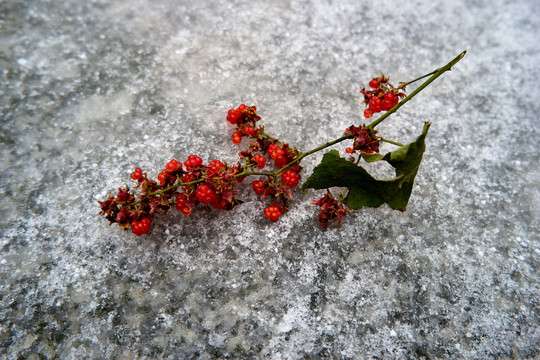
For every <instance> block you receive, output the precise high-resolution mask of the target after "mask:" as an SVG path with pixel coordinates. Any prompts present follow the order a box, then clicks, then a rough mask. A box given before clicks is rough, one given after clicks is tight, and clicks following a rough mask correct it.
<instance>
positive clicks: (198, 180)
mask: <svg viewBox="0 0 540 360" xmlns="http://www.w3.org/2000/svg"><path fill="white" fill-rule="evenodd" d="M184 167H185V168H184ZM240 171H241V167H240V165H235V166H227V165H226V164H224V163H223V162H221V161H220V160H213V161H211V162H210V163H209V164H208V165H204V164H203V160H202V159H201V158H200V157H199V156H197V155H190V156H189V157H188V158H187V160H186V161H185V162H184V164H183V165H182V163H181V162H179V161H177V160H176V159H172V160H171V161H169V162H168V163H167V165H166V166H165V169H163V170H162V171H161V172H160V173H159V175H158V177H157V180H158V181H155V180H151V179H148V177H147V174H146V173H144V174H143V172H142V170H141V169H140V168H136V169H135V170H134V171H133V173H132V174H131V178H132V179H133V180H135V181H137V185H136V186H135V187H134V188H133V190H131V191H130V190H129V188H128V187H126V188H125V189H119V190H118V193H117V195H116V196H112V195H109V197H108V198H107V200H105V201H100V202H99V203H100V206H101V214H102V215H104V216H105V218H106V219H107V220H109V221H110V223H111V224H112V223H117V224H118V225H120V227H121V228H123V229H125V230H127V229H128V228H129V227H130V226H131V230H132V232H133V233H134V234H136V235H143V234H146V233H148V232H149V231H150V225H151V224H152V215H153V214H154V213H156V212H157V211H158V210H162V211H163V212H165V213H167V212H168V210H169V209H170V207H171V206H173V205H175V207H176V209H177V210H179V211H180V212H181V213H182V214H184V215H186V216H188V215H190V214H191V212H192V209H193V208H194V207H195V206H196V205H197V204H198V203H202V204H207V205H208V204H209V205H211V206H213V207H214V208H216V209H221V210H230V209H232V208H234V206H235V205H237V204H238V201H237V200H236V199H235V197H234V196H235V195H236V193H237V191H236V190H234V189H233V188H234V186H235V185H236V184H237V183H239V182H241V181H242V180H243V178H242V177H238V176H236V175H237V174H238V173H240ZM137 189H140V191H139V193H138V195H136V194H135V191H136V190H137ZM179 189H180V190H181V192H178V190H179Z"/></svg>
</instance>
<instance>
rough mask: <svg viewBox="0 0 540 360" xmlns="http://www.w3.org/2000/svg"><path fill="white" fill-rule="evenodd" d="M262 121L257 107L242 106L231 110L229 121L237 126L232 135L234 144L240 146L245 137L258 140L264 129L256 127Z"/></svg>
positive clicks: (228, 115) (228, 114)
mask: <svg viewBox="0 0 540 360" xmlns="http://www.w3.org/2000/svg"><path fill="white" fill-rule="evenodd" d="M260 119H261V117H260V116H259V115H257V107H255V106H246V105H245V104H240V106H238V107H237V108H236V109H230V110H229V112H228V113H227V121H228V122H230V123H231V124H233V125H236V131H235V132H234V133H233V134H232V142H233V143H235V144H240V142H242V137H244V136H249V137H252V138H257V137H258V136H259V134H260V133H261V132H262V131H263V127H257V126H256V123H257V121H259V120H260Z"/></svg>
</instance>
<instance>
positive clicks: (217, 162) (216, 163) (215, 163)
mask: <svg viewBox="0 0 540 360" xmlns="http://www.w3.org/2000/svg"><path fill="white" fill-rule="evenodd" d="M208 166H210V167H211V168H214V169H216V170H219V169H221V168H222V167H225V164H223V163H222V162H221V160H212V161H210V163H209V164H208Z"/></svg>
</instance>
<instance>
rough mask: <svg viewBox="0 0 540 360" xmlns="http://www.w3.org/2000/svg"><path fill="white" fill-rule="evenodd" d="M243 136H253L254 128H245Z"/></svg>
mask: <svg viewBox="0 0 540 360" xmlns="http://www.w3.org/2000/svg"><path fill="white" fill-rule="evenodd" d="M244 134H246V135H250V136H253V135H255V128H254V127H253V126H246V127H245V128H244Z"/></svg>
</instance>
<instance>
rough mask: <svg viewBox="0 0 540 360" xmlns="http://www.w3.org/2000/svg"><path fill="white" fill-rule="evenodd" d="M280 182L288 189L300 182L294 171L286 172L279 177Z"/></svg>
mask: <svg viewBox="0 0 540 360" xmlns="http://www.w3.org/2000/svg"><path fill="white" fill-rule="evenodd" d="M281 182H282V183H283V185H286V186H288V187H295V186H296V185H298V183H299V182H300V175H298V173H297V172H296V171H294V170H291V169H289V170H287V171H285V172H284V173H283V175H281Z"/></svg>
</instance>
